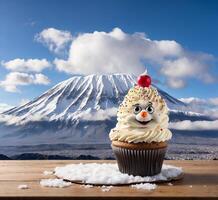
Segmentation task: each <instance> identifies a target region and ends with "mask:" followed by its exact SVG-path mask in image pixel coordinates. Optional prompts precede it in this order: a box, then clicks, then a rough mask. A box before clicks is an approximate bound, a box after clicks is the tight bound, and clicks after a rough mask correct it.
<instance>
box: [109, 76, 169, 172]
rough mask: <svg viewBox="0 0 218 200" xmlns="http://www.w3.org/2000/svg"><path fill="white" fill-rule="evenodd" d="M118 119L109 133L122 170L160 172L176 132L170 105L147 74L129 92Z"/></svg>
mask: <svg viewBox="0 0 218 200" xmlns="http://www.w3.org/2000/svg"><path fill="white" fill-rule="evenodd" d="M117 121H118V122H117V125H116V127H115V128H114V129H112V130H111V132H110V134H109V137H110V140H111V141H112V145H111V146H112V149H113V152H114V154H115V157H116V159H117V162H118V167H119V170H120V171H121V172H122V173H127V174H129V175H134V176H137V175H139V176H152V175H155V174H158V173H160V172H161V168H162V164H163V160H164V156H165V153H166V149H167V141H168V140H170V139H171V137H172V133H171V132H170V130H169V129H168V121H169V117H168V108H167V105H166V103H165V101H164V99H163V98H162V97H161V96H160V95H159V94H158V91H157V89H156V88H154V87H153V86H151V78H150V77H149V76H148V75H147V74H143V75H141V76H140V77H139V78H138V84H137V85H136V86H134V87H133V88H131V89H130V90H129V92H128V94H127V95H126V96H125V98H124V100H123V102H122V103H121V105H120V106H119V109H118V113H117Z"/></svg>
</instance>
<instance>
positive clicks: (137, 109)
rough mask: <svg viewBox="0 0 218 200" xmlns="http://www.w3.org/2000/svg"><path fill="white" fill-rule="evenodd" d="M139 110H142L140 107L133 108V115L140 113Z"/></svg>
mask: <svg viewBox="0 0 218 200" xmlns="http://www.w3.org/2000/svg"><path fill="white" fill-rule="evenodd" d="M141 110H142V108H141V107H140V106H135V107H134V113H135V114H138V113H140V112H141Z"/></svg>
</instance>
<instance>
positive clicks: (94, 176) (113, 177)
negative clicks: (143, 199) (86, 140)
mask: <svg viewBox="0 0 218 200" xmlns="http://www.w3.org/2000/svg"><path fill="white" fill-rule="evenodd" d="M54 171H55V173H54V174H55V175H56V176H57V177H59V178H61V179H65V180H69V181H72V182H81V183H85V184H97V185H120V184H133V183H142V182H156V181H166V180H171V179H173V178H176V177H178V176H179V175H181V174H182V173H183V171H182V169H181V168H180V167H175V166H172V165H163V167H162V171H161V173H160V174H157V175H155V176H146V177H141V176H133V175H128V174H123V173H121V172H120V171H119V169H118V166H117V164H109V163H102V164H98V163H87V164H82V163H80V164H70V165H66V166H64V167H56V168H55V170H54Z"/></svg>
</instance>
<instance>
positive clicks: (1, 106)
mask: <svg viewBox="0 0 218 200" xmlns="http://www.w3.org/2000/svg"><path fill="white" fill-rule="evenodd" d="M13 107H14V106H11V105H8V104H6V103H0V113H2V112H4V111H6V110H9V109H11V108H13Z"/></svg>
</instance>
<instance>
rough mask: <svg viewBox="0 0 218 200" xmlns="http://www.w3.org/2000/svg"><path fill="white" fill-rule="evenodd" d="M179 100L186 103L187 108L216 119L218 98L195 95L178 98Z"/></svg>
mask: <svg viewBox="0 0 218 200" xmlns="http://www.w3.org/2000/svg"><path fill="white" fill-rule="evenodd" d="M179 100H180V101H183V102H184V103H186V104H187V106H188V107H187V108H186V109H188V110H191V111H193V112H198V113H202V114H204V115H207V116H210V117H212V118H214V119H218V98H217V97H215V98H208V99H203V98H197V97H189V98H180V99H179Z"/></svg>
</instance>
